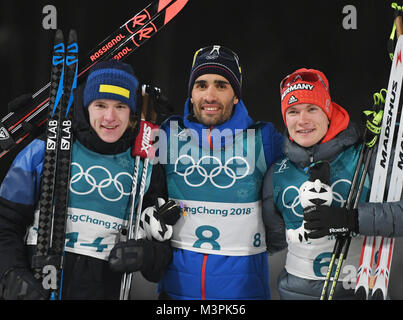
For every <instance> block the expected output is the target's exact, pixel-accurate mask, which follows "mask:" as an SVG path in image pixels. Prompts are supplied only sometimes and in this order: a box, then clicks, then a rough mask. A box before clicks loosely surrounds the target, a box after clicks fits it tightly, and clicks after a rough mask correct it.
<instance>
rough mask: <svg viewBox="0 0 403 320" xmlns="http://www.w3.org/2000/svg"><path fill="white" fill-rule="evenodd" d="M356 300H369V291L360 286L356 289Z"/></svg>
mask: <svg viewBox="0 0 403 320" xmlns="http://www.w3.org/2000/svg"><path fill="white" fill-rule="evenodd" d="M355 297H356V300H367V292H366V290H365V288H364V287H359V288H358V289H357V290H356V291H355Z"/></svg>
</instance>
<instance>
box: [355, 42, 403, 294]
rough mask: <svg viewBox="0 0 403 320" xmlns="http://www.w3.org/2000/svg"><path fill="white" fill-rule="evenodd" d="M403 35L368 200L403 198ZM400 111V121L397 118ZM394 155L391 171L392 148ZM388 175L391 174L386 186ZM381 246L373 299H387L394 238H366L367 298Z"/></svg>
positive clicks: (361, 274) (363, 279)
mask: <svg viewBox="0 0 403 320" xmlns="http://www.w3.org/2000/svg"><path fill="white" fill-rule="evenodd" d="M402 58H403V36H400V37H399V39H398V42H397V45H396V48H395V53H394V58H393V62H392V67H391V72H390V77H389V84H388V92H387V95H386V101H385V109H384V115H383V120H382V130H381V134H380V136H379V142H378V151H377V155H376V163H375V170H374V175H373V179H372V184H371V191H370V198H369V202H379V203H381V202H384V200H386V201H387V202H393V201H399V200H401V198H402V189H403V146H402V144H403V129H402V126H401V125H400V124H401V122H402V120H403V118H402V114H403V113H402V103H401V101H400V96H401V89H402V80H403V61H402ZM399 113H400V120H398V119H397V117H398V114H399ZM393 150H395V154H394V158H393V161H392V164H391V168H392V169H391V172H390V173H389V172H388V170H389V167H390V166H389V162H390V159H391V156H392V151H393ZM387 177H390V182H389V185H388V186H386V182H387ZM378 245H379V254H378V263H377V266H376V271H375V279H374V287H373V288H372V298H373V299H386V298H387V289H388V284H389V277H390V268H391V263H392V254H393V245H394V241H393V239H389V238H381V239H378V238H377V237H365V238H364V242H363V247H362V251H361V258H360V264H359V268H358V272H357V282H356V289H355V291H356V294H357V296H358V297H359V298H361V299H367V298H368V297H369V293H370V278H371V273H372V265H373V260H374V257H375V256H376V250H377V247H378Z"/></svg>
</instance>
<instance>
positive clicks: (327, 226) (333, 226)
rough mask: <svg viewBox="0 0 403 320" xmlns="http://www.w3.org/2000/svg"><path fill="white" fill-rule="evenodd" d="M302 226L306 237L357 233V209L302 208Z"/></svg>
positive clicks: (315, 237) (313, 237)
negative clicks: (303, 222) (303, 221)
mask: <svg viewBox="0 0 403 320" xmlns="http://www.w3.org/2000/svg"><path fill="white" fill-rule="evenodd" d="M304 220H305V224H304V227H305V229H306V231H307V233H308V238H311V239H318V238H322V237H324V236H326V235H346V234H349V233H350V232H356V233H358V210H357V209H353V210H347V209H346V208H336V207H328V206H313V207H308V208H305V210H304Z"/></svg>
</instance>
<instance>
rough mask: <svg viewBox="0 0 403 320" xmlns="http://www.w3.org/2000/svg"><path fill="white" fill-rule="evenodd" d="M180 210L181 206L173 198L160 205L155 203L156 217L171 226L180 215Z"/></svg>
mask: <svg viewBox="0 0 403 320" xmlns="http://www.w3.org/2000/svg"><path fill="white" fill-rule="evenodd" d="M181 211H182V209H181V207H180V206H179V205H178V204H177V203H176V202H175V201H174V200H169V201H168V202H165V203H164V204H163V205H162V206H161V207H159V206H158V205H157V215H158V219H159V220H160V221H161V222H162V223H165V224H167V225H170V226H173V225H174V224H175V223H176V221H178V219H179V218H180V217H181Z"/></svg>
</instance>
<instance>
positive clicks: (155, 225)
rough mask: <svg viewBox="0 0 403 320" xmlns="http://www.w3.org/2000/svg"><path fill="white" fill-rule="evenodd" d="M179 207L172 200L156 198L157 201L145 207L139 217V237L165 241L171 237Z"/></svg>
mask: <svg viewBox="0 0 403 320" xmlns="http://www.w3.org/2000/svg"><path fill="white" fill-rule="evenodd" d="M180 212H181V208H180V207H179V205H178V204H177V203H176V202H175V201H173V200H169V201H168V202H165V200H164V199H161V198H158V203H157V204H156V205H155V206H153V207H148V208H146V209H145V210H144V211H143V212H142V214H141V219H140V228H139V238H146V239H148V240H152V239H155V240H158V241H166V240H169V239H170V238H171V237H172V232H173V230H172V226H173V225H174V224H175V223H176V222H177V221H178V219H179V218H180V216H181V214H180Z"/></svg>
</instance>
